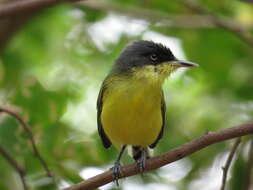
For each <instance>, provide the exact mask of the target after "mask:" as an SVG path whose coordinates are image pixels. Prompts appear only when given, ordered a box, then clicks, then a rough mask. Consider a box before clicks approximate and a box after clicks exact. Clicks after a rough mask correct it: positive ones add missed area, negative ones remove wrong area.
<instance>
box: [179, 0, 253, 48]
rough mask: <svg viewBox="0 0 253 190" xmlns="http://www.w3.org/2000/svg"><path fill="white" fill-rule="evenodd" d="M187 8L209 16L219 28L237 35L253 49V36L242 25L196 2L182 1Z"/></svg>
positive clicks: (191, 0)
mask: <svg viewBox="0 0 253 190" xmlns="http://www.w3.org/2000/svg"><path fill="white" fill-rule="evenodd" d="M182 2H183V3H184V5H185V6H186V7H188V8H189V9H191V10H193V11H194V12H196V13H199V14H203V15H208V16H209V17H210V21H211V22H212V23H213V24H214V25H216V26H218V27H221V28H223V29H225V30H227V31H229V32H232V33H233V34H235V35H236V36H237V37H238V38H239V39H241V40H242V41H244V42H245V43H246V44H248V45H249V46H250V47H251V48H253V36H252V35H251V34H250V32H249V31H248V30H247V29H246V28H244V27H242V25H241V24H239V23H237V22H235V21H233V20H231V19H228V18H226V17H222V16H218V15H216V14H214V13H212V12H211V11H209V10H208V9H207V8H205V7H204V6H202V5H200V4H199V3H197V2H196V1H195V0H183V1H182Z"/></svg>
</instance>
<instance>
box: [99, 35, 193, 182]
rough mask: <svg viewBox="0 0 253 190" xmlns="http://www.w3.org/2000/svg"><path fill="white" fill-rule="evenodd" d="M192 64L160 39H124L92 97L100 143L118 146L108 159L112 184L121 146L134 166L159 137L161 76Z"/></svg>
mask: <svg viewBox="0 0 253 190" xmlns="http://www.w3.org/2000/svg"><path fill="white" fill-rule="evenodd" d="M196 66H198V64H196V63H192V62H188V61H181V60H178V59H177V58H176V57H175V56H174V55H173V53H172V51H171V50H170V49H169V48H168V47H166V46H165V45H163V44H161V43H156V42H153V41H148V40H136V41H133V42H132V43H130V44H128V45H127V46H126V47H125V48H124V49H123V51H122V52H121V54H120V55H119V57H118V58H117V59H116V61H115V63H114V64H113V66H112V69H111V71H110V72H109V74H108V75H107V76H106V77H105V79H104V81H103V82H102V85H101V88H100V91H99V94H98V98H97V127H98V133H99V136H100V138H101V140H102V143H103V145H104V147H105V148H109V147H111V145H114V146H115V147H118V148H119V149H120V152H119V155H118V157H117V159H116V161H115V163H114V165H113V167H112V168H111V169H112V177H113V179H114V181H116V183H117V185H118V179H119V178H120V177H121V175H122V172H121V169H120V167H121V164H120V159H121V157H122V155H123V152H124V150H125V149H126V147H127V146H131V148H132V156H133V158H134V160H135V161H136V162H137V164H138V168H139V170H140V172H143V171H144V170H145V166H146V160H147V159H149V158H150V155H149V151H148V150H149V148H154V147H155V146H156V145H157V143H158V141H159V140H160V139H161V138H162V136H163V132H164V128H165V121H166V105H165V99H164V93H163V89H162V85H163V82H164V81H165V79H166V78H167V77H168V76H170V74H171V73H173V72H174V71H176V70H177V69H178V68H181V67H196Z"/></svg>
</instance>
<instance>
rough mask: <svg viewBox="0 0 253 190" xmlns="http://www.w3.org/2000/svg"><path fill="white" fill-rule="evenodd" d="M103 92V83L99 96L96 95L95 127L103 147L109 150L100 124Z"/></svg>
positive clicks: (107, 140) (108, 144)
mask: <svg viewBox="0 0 253 190" xmlns="http://www.w3.org/2000/svg"><path fill="white" fill-rule="evenodd" d="M105 90H106V86H105V83H104V82H103V84H102V86H101V89H100V91H99V94H98V99H97V126H98V133H99V136H100V137H101V139H102V142H103V145H104V147H105V148H109V147H110V146H111V142H110V140H109V139H108V137H107V136H106V134H105V132H104V129H103V125H102V122H101V112H102V109H103V94H104V92H105Z"/></svg>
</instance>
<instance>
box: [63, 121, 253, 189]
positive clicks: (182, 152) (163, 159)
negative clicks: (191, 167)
mask: <svg viewBox="0 0 253 190" xmlns="http://www.w3.org/2000/svg"><path fill="white" fill-rule="evenodd" d="M249 134H253V122H250V123H246V124H242V125H239V126H236V127H231V128H226V129H222V130H219V131H215V132H209V133H206V134H205V135H203V136H201V137H199V138H197V139H195V140H193V141H191V142H188V143H186V144H184V145H182V146H180V147H178V148H175V149H173V150H171V151H169V152H167V153H164V154H161V155H159V156H156V157H153V158H151V159H149V160H147V162H146V168H145V172H146V171H150V170H154V169H157V168H160V167H162V166H165V165H167V164H169V163H171V162H175V161H177V160H179V159H181V158H184V157H186V156H188V155H190V154H192V153H194V152H197V151H199V150H201V149H203V148H205V147H207V146H209V145H211V144H215V143H218V142H221V141H225V140H228V139H232V138H236V137H240V136H245V135H249ZM121 171H122V176H121V178H124V177H128V176H133V175H136V174H139V173H140V171H139V170H138V165H137V164H131V165H127V166H124V167H121ZM112 181H113V177H112V172H111V170H109V171H106V172H104V173H102V174H99V175H97V176H94V177H92V178H89V179H87V180H85V181H83V182H80V183H78V184H75V185H73V186H70V187H68V188H65V189H64V190H91V189H95V188H98V187H101V186H103V185H105V184H107V183H110V182H112Z"/></svg>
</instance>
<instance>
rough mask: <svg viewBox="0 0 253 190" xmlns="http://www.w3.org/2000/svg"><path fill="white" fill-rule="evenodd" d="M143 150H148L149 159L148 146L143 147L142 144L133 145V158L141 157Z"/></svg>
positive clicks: (148, 156)
mask: <svg viewBox="0 0 253 190" xmlns="http://www.w3.org/2000/svg"><path fill="white" fill-rule="evenodd" d="M142 151H145V152H146V155H147V156H146V158H147V159H149V158H150V155H149V151H148V148H147V147H141V146H132V153H133V158H134V159H135V160H136V161H137V160H139V159H140V158H141V153H142Z"/></svg>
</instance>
